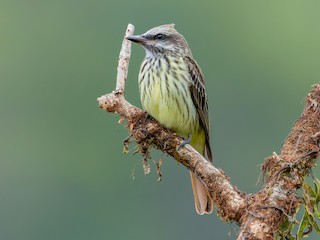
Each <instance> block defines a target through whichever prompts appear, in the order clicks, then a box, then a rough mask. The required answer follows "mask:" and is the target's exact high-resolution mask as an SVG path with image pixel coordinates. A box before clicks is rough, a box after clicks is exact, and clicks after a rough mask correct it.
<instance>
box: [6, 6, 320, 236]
mask: <svg viewBox="0 0 320 240" xmlns="http://www.w3.org/2000/svg"><path fill="white" fill-rule="evenodd" d="M319 9H320V2H319V1H318V0H313V1H312V0H308V1H295V0H283V1H275V0H274V1H273V0H270V1H249V0H241V1H212V0H205V1H190V0H186V1H175V0H162V1H150V0H148V1H147V0H135V1H116V0H90V1H89V0H77V1H75V0H63V1H62V0H56V1H40V0H20V1H19V0H16V1H11V0H1V2H0V111H1V113H0V119H1V124H0V239H5V240H20V239H21V240H40V239H41V240H43V239H46V240H56V239H59V240H64V239H68V240H72V239H77V240H82V239H83V240H84V239H95V240H100V239H101V240H102V239H131V240H134V239H153V240H160V239H176V240H178V239H234V238H235V236H236V232H237V226H236V225H235V224H226V223H222V222H221V220H220V219H219V218H218V217H217V216H216V215H215V214H212V215H210V216H198V215H197V214H196V212H195V210H194V206H193V197H192V191H191V184H190V180H189V173H188V171H186V169H185V168H184V167H183V166H181V165H177V164H176V162H175V161H174V160H173V159H170V158H168V157H166V156H162V155H161V153H159V152H154V154H153V159H155V160H159V159H160V158H162V159H163V165H162V170H163V179H162V181H161V182H157V176H156V174H155V168H154V165H153V164H151V166H152V173H151V174H150V175H149V176H144V174H143V170H142V167H141V162H140V160H141V157H140V156H138V155H135V156H132V154H131V153H132V152H133V150H134V145H132V146H131V152H130V153H129V154H127V155H124V154H123V153H122V150H123V145H122V141H123V139H124V138H125V137H126V136H127V135H128V133H127V130H126V129H124V128H123V127H122V126H121V125H118V124H117V122H118V117H117V116H115V115H113V114H109V113H106V112H104V111H103V110H101V109H99V108H98V104H97V101H96V99H97V97H99V96H101V95H103V94H105V93H107V92H110V91H112V90H113V89H114V87H115V77H116V66H117V59H118V54H119V49H120V45H121V42H122V38H123V34H124V31H125V29H126V26H127V24H128V23H129V22H130V23H133V24H134V25H135V26H136V33H143V32H145V31H146V30H148V29H149V28H151V27H154V26H157V25H161V24H164V23H175V24H176V28H177V29H178V30H179V31H180V32H181V33H182V34H183V35H184V36H185V37H186V39H187V40H188V42H189V45H190V47H191V49H192V51H193V55H194V57H195V59H196V60H197V61H198V63H199V64H200V66H201V67H202V70H203V72H204V75H205V78H206V82H207V92H208V95H209V100H210V102H209V106H210V115H211V126H212V134H211V135H212V136H211V137H212V146H213V150H214V158H215V162H214V163H215V165H216V166H218V167H219V168H222V169H223V170H224V171H225V172H226V173H227V174H228V175H229V176H230V178H231V180H232V182H233V183H235V184H236V185H237V186H238V187H239V188H240V189H241V190H243V191H246V192H255V191H257V190H258V189H259V188H260V187H261V182H260V183H258V185H257V184H256V182H257V180H258V177H259V173H260V168H259V165H260V164H261V163H262V162H263V160H264V158H265V157H267V156H268V155H270V154H272V152H273V151H276V152H278V153H279V150H280V147H281V143H282V142H283V140H284V139H285V138H286V136H287V134H288V133H289V131H290V129H291V127H292V124H293V123H294V121H295V120H296V118H297V117H298V116H299V114H300V113H301V111H302V108H303V103H304V97H305V95H306V93H307V92H308V90H309V89H310V86H311V85H312V84H314V83H317V82H319V79H320V68H319V66H320V46H319V43H320V25H319V23H320V14H319ZM143 56H144V52H143V50H142V48H141V47H140V46H133V52H132V58H131V62H130V72H129V78H128V82H127V88H126V96H127V98H128V99H129V101H131V102H132V103H133V104H135V105H137V106H141V105H140V101H139V98H138V86H137V75H138V71H139V65H140V63H141V61H142V58H143ZM132 173H134V177H133V174H132ZM315 175H317V176H319V171H318V170H316V171H315ZM310 239H318V237H317V236H315V234H314V235H313V237H311V238H310Z"/></svg>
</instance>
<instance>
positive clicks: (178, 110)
mask: <svg viewBox="0 0 320 240" xmlns="http://www.w3.org/2000/svg"><path fill="white" fill-rule="evenodd" d="M127 39H128V40H131V41H133V42H136V43H139V44H141V45H142V46H143V48H144V49H145V52H146V56H145V58H144V61H143V62H142V65H141V68H140V73H139V89H140V98H141V102H142V105H143V108H144V109H145V110H146V111H147V112H148V113H149V114H150V115H151V116H152V117H154V118H155V119H156V120H157V121H158V122H160V123H161V124H163V125H164V126H165V127H167V128H169V129H171V130H173V131H175V132H176V133H177V134H178V135H180V136H182V137H184V138H185V139H189V140H190V144H191V146H193V147H194V148H195V149H196V150H197V151H198V152H199V153H201V154H202V155H203V156H204V157H205V158H206V159H207V160H208V161H212V154H211V148H210V138H209V114H208V100H207V95H206V89H205V83H204V78H203V75H202V72H201V69H200V67H199V66H198V64H197V63H196V61H195V60H194V59H193V57H192V54H191V50H190V48H189V46H188V43H187V41H186V40H185V39H184V37H183V36H182V35H181V34H180V33H178V32H177V31H176V30H175V28H174V24H167V25H162V26H159V27H155V28H152V29H150V30H149V31H147V32H146V33H144V34H142V35H136V36H130V37H128V38H127ZM190 175H191V182H192V189H193V194H194V201H195V207H196V211H197V213H199V214H204V213H211V212H212V209H213V202H212V197H211V195H210V193H209V192H208V191H207V189H206V187H205V186H204V185H203V184H202V183H201V182H200V180H199V179H197V177H196V176H195V175H194V174H193V173H192V172H190Z"/></svg>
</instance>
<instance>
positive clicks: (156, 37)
mask: <svg viewBox="0 0 320 240" xmlns="http://www.w3.org/2000/svg"><path fill="white" fill-rule="evenodd" d="M154 38H155V39H157V40H163V39H165V38H166V35H164V34H161V33H159V34H157V35H155V36H154Z"/></svg>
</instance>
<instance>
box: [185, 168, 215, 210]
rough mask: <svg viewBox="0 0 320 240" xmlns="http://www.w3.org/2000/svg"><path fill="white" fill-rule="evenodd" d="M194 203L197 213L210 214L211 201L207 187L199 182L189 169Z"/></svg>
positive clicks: (211, 208)
mask: <svg viewBox="0 0 320 240" xmlns="http://www.w3.org/2000/svg"><path fill="white" fill-rule="evenodd" d="M190 177H191V184H192V190H193V197H194V204H195V208H196V211H197V213H198V214H200V215H203V214H204V213H206V214H210V213H212V210H213V201H212V197H211V195H210V193H209V192H208V190H207V188H206V187H205V186H204V185H203V184H202V183H201V182H200V180H199V179H198V178H197V177H196V175H195V174H194V173H193V172H191V171H190Z"/></svg>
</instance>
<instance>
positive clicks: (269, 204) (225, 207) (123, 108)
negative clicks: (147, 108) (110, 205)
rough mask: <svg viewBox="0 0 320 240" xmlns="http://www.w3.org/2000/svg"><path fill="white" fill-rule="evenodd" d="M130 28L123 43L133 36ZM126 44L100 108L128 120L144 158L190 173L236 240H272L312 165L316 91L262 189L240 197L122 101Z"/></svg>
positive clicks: (268, 164) (319, 104)
mask: <svg viewBox="0 0 320 240" xmlns="http://www.w3.org/2000/svg"><path fill="white" fill-rule="evenodd" d="M133 32H134V26H133V25H131V24H129V25H128V28H127V31H126V34H125V38H126V37H127V36H130V35H133ZM125 38H124V40H123V44H122V48H121V51H120V56H119V65H118V75H117V83H116V90H114V91H113V92H111V93H109V94H106V95H104V96H101V97H100V98H98V102H99V106H100V108H103V109H104V110H105V111H107V112H112V113H116V114H119V115H120V116H121V117H123V118H125V119H127V124H128V130H129V132H130V136H131V137H132V139H134V141H135V142H136V143H137V144H138V145H139V146H140V149H141V153H146V152H145V151H148V149H150V147H151V146H153V147H155V148H157V149H159V150H161V151H163V152H165V153H167V154H169V155H170V156H172V157H173V158H174V159H176V160H177V161H179V162H180V163H182V164H183V165H184V166H185V167H186V168H188V169H189V170H190V171H193V172H194V173H195V174H196V175H197V176H198V178H199V179H200V180H201V181H202V182H203V183H204V185H205V186H207V188H208V189H209V191H210V192H211V194H212V195H213V199H214V202H215V206H216V209H217V212H218V214H219V216H220V217H221V218H222V219H223V220H224V221H234V222H236V223H238V224H239V225H240V233H239V235H238V239H273V237H274V234H275V232H276V231H277V229H278V228H279V226H280V225H281V224H282V223H283V222H284V221H285V220H286V219H288V217H290V216H293V214H295V211H296V209H297V207H298V199H297V196H296V194H295V193H296V190H297V189H298V188H300V187H301V186H302V184H303V181H304V178H305V176H306V175H307V174H308V173H309V171H310V169H311V168H312V167H313V166H314V165H315V161H316V158H317V157H318V155H319V146H318V144H319V139H320V134H319V132H320V85H318V84H317V85H314V86H313V88H312V90H311V91H310V93H309V94H308V96H307V101H306V105H305V108H304V111H303V113H302V115H301V117H300V118H299V119H298V120H297V122H296V123H295V125H294V127H293V129H292V131H291V133H290V135H289V137H288V138H287V139H286V141H285V143H284V145H283V147H282V151H281V154H280V155H277V154H275V153H274V154H273V155H272V156H270V157H268V158H267V159H266V160H265V163H264V165H263V167H262V170H263V172H264V175H265V185H264V186H263V188H262V189H261V190H260V191H259V192H258V193H255V194H251V195H249V194H246V193H243V192H240V191H239V190H238V189H237V188H236V187H235V186H233V185H232V184H231V182H230V180H229V178H228V177H227V176H226V175H225V173H224V172H223V171H222V170H220V169H217V168H215V167H214V166H213V165H212V164H211V163H210V162H208V161H207V160H205V158H204V157H202V156H201V154H199V153H198V152H197V151H196V150H195V149H193V148H192V147H191V146H190V145H186V146H185V147H182V148H179V146H180V144H181V143H182V140H183V139H182V138H180V137H179V136H177V135H176V134H175V133H174V132H172V131H170V130H168V129H166V128H164V127H163V126H161V125H160V124H159V123H158V122H157V121H156V120H154V119H152V118H151V117H149V116H148V115H147V114H146V113H145V112H144V111H142V110H141V109H139V108H137V107H135V106H133V105H132V104H130V103H129V102H128V101H126V99H125V97H124V89H125V82H126V78H127V73H128V65H129V60H130V52H131V42H130V41H128V40H126V39H125Z"/></svg>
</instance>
